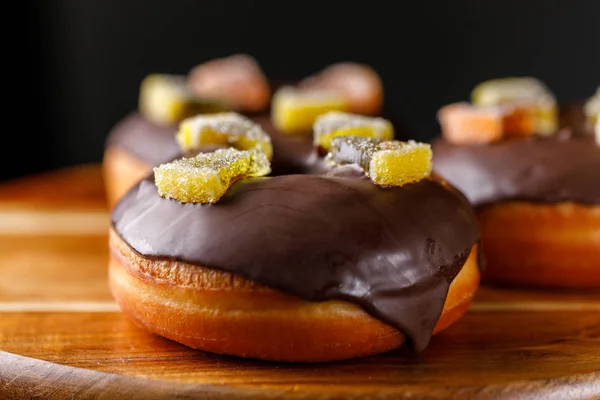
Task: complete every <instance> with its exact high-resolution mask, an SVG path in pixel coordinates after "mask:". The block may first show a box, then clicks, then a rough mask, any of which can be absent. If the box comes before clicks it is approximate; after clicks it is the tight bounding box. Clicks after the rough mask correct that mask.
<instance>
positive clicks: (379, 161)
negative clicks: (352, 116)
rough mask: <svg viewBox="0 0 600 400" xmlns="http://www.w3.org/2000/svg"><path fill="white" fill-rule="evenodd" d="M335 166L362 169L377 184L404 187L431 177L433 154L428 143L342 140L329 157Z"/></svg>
mask: <svg viewBox="0 0 600 400" xmlns="http://www.w3.org/2000/svg"><path fill="white" fill-rule="evenodd" d="M326 160H327V162H328V163H329V164H330V165H332V166H341V165H348V164H357V165H359V166H360V167H361V168H362V169H363V171H365V174H366V175H367V176H369V178H371V180H372V181H373V182H375V184H377V185H380V186H402V185H404V184H407V183H411V182H417V181H420V180H422V179H425V178H427V177H428V176H429V175H431V169H432V161H431V160H432V152H431V146H430V145H429V144H426V143H419V142H415V141H414V140H410V141H408V142H400V141H398V140H379V139H373V138H365V137H359V136H338V137H335V138H333V139H332V140H331V149H330V151H329V153H328V154H327V157H326Z"/></svg>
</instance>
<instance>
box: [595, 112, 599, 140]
mask: <svg viewBox="0 0 600 400" xmlns="http://www.w3.org/2000/svg"><path fill="white" fill-rule="evenodd" d="M594 130H595V132H596V143H597V144H598V146H600V113H598V114H596V127H595V129H594Z"/></svg>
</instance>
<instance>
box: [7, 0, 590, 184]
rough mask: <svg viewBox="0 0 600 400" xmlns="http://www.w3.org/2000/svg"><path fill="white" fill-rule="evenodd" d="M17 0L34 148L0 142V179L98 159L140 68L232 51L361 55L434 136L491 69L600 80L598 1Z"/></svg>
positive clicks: (389, 104) (133, 92) (274, 72)
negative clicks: (24, 158) (21, 0)
mask: <svg viewBox="0 0 600 400" xmlns="http://www.w3.org/2000/svg"><path fill="white" fill-rule="evenodd" d="M26 4H27V7H28V9H27V10H26V12H25V13H24V15H25V18H24V19H23V20H22V21H23V25H22V28H23V29H24V30H23V31H24V32H26V35H25V36H23V37H24V38H25V39H26V40H27V43H26V44H25V51H24V52H23V53H22V54H24V55H21V56H19V57H14V61H16V63H12V64H11V65H16V67H15V68H17V70H18V71H17V72H18V73H17V77H20V76H23V75H24V76H25V82H26V87H25V89H26V96H25V97H26V98H25V99H24V101H23V102H19V104H17V106H19V108H20V111H26V112H25V113H23V116H22V117H21V114H19V118H22V119H25V120H24V121H21V123H20V124H17V126H20V128H19V130H18V131H17V132H16V134H14V135H12V136H13V137H14V139H15V140H16V141H17V143H18V145H19V147H18V148H24V149H28V154H29V155H30V156H31V157H30V158H29V161H28V162H24V163H19V164H14V163H13V162H12V161H10V160H11V159H10V155H6V153H8V152H9V151H8V150H7V147H6V146H5V157H2V165H0V167H1V169H0V170H1V171H2V175H0V178H8V177H13V176H17V175H23V174H28V173H32V172H37V171H41V170H45V169H51V168H56V167H61V166H66V165H73V164H79V163H87V162H99V161H100V160H101V159H102V152H103V145H104V140H105V138H106V135H107V133H108V131H109V130H110V129H111V127H112V126H113V125H114V124H115V123H116V122H117V120H118V119H119V118H121V117H122V116H123V115H124V114H125V113H127V112H128V111H130V110H132V109H133V108H135V107H136V106H137V95H138V89H139V83H140V81H141V79H142V78H143V77H144V76H145V75H146V74H148V73H152V72H168V73H187V72H188V71H189V69H190V68H191V67H193V66H194V65H196V64H198V63H201V62H203V61H205V60H208V59H211V58H214V57H221V56H226V55H229V54H233V53H238V52H245V53H249V54H251V55H253V56H254V57H256V58H257V59H258V61H259V62H260V63H261V65H262V67H263V68H264V70H265V72H266V73H267V74H268V75H269V76H270V77H271V78H282V79H299V78H302V77H304V76H306V75H308V74H311V73H313V72H316V71H318V70H320V69H321V68H323V67H325V66H326V65H328V64H330V63H333V62H337V61H346V60H351V61H360V62H365V63H368V64H370V65H371V66H372V67H374V68H375V69H376V70H377V71H378V72H379V73H380V74H381V76H382V78H383V81H384V85H385V90H386V109H387V112H388V113H391V115H393V116H394V118H397V119H398V120H399V121H401V125H402V127H401V128H402V130H404V131H405V132H406V133H405V135H406V136H410V137H412V138H416V139H420V140H427V139H429V138H431V137H432V136H433V135H435V134H436V131H437V122H436V119H435V114H436V111H437V109H438V108H439V107H440V106H441V105H443V104H445V103H449V102H453V101H458V100H467V99H468V96H469V92H470V90H471V89H472V88H473V86H474V85H475V84H477V83H478V82H480V81H482V80H485V79H488V78H494V77H502V76H508V75H532V76H536V77H538V78H540V79H542V80H543V81H545V82H546V83H547V84H548V86H549V87H550V88H551V89H552V90H553V91H554V93H555V94H556V95H557V97H558V98H559V100H561V101H568V100H571V99H578V98H581V97H587V96H589V95H591V94H592V93H593V92H594V91H595V89H596V87H597V86H598V85H599V84H600V25H599V23H598V16H599V15H600V1H598V0H570V1H555V0H503V1H492V0H488V1H483V0H455V1H400V0H398V1H393V0H390V1H361V2H351V1H344V2H337V1H325V0H321V1H268V0H263V1H233V0H212V1H199V0H195V1H192V0H171V1H159V0H56V1H45V0H41V1H32V2H30V3H26ZM6 18H10V16H7V15H5V19H6ZM17 23H18V24H20V20H18V21H17ZM19 32H21V30H19V31H18V32H17V34H15V35H16V36H20V34H19ZM11 39H12V38H11ZM9 117H10V118H14V117H13V116H12V115H11V116H9ZM30 130H31V131H30ZM18 154H19V152H18V151H17V152H15V154H12V156H16V155H18Z"/></svg>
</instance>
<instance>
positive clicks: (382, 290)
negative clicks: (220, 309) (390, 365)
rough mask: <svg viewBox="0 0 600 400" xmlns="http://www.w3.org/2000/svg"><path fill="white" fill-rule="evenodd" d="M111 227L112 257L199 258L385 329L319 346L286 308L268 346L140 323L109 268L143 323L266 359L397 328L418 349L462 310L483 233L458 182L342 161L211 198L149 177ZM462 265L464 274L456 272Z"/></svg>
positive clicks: (302, 354)
mask: <svg viewBox="0 0 600 400" xmlns="http://www.w3.org/2000/svg"><path fill="white" fill-rule="evenodd" d="M112 232H113V233H112V235H113V239H112V240H113V245H112V246H111V247H112V249H113V256H112V258H113V260H114V261H111V262H113V263H117V262H119V263H121V264H123V258H127V257H133V258H136V257H137V259H138V261H137V265H138V266H139V265H142V266H143V267H142V269H143V270H145V271H146V272H147V271H148V270H152V268H154V267H152V268H150V267H148V263H152V262H160V263H163V264H162V265H166V264H164V263H182V264H177V265H179V266H178V267H177V268H184V265H185V268H188V269H189V270H188V271H187V272H186V273H185V274H186V276H188V275H187V274H194V272H193V271H194V269H196V270H197V271H201V270H208V271H221V272H222V273H227V274H232V275H231V276H233V277H241V278H242V279H247V280H248V281H250V282H254V283H255V284H258V285H264V286H266V287H268V288H269V289H270V290H271V289H272V290H275V291H277V292H280V293H284V294H285V295H286V296H287V295H291V296H293V297H295V298H299V299H301V301H302V302H304V301H305V302H306V303H303V304H306V305H305V306H303V307H313V304H315V307H316V306H317V305H319V304H330V303H332V302H334V303H335V302H339V301H341V302H343V303H346V302H348V303H351V304H355V305H356V306H358V307H359V309H360V310H362V311H360V312H361V313H364V312H366V313H367V314H365V316H364V317H362V318H365V321H364V322H365V323H366V324H367V325H369V324H371V323H376V324H378V325H377V326H378V327H379V328H378V329H381V328H382V327H383V329H384V330H383V331H382V330H379V331H378V332H380V333H378V334H376V335H375V336H374V337H373V338H372V339H369V340H373V343H379V342H380V341H382V340H383V342H385V344H382V345H381V346H379V345H375V344H373V343H371V344H369V343H363V344H362V345H361V346H358V345H357V343H358V342H356V343H355V341H356V340H363V338H360V333H356V332H352V330H349V329H348V328H345V335H347V337H348V338H351V339H348V340H350V341H349V342H347V343H346V342H344V340H346V339H344V340H342V339H340V337H341V336H340V335H338V336H337V337H336V338H335V340H337V341H338V342H337V343H333V346H329V345H327V344H321V345H319V343H315V341H314V337H312V336H311V334H310V333H308V331H309V329H308V328H307V326H310V325H307V326H304V327H303V324H304V323H306V322H303V321H304V320H303V319H301V318H300V317H298V320H295V318H294V315H293V314H291V315H285V316H281V319H282V321H284V323H283V324H280V323H279V322H272V324H273V326H271V327H265V328H264V330H265V332H264V335H268V333H267V330H269V331H271V330H273V329H283V330H284V331H285V329H286V325H290V326H295V329H294V331H292V333H291V334H290V335H291V336H290V337H288V338H287V339H286V337H285V336H284V337H281V338H280V337H276V338H272V339H271V340H272V341H273V343H269V344H268V345H265V344H262V345H261V344H259V343H258V341H256V342H255V343H254V344H253V345H254V346H256V348H257V349H260V350H256V351H255V349H254V348H252V346H250V348H244V349H243V350H240V349H239V348H235V349H232V348H231V347H230V346H229V345H223V346H221V347H220V346H219V345H215V344H214V340H213V341H202V340H200V341H198V340H192V339H190V338H189V337H190V336H193V334H190V333H189V332H188V333H187V334H181V333H177V332H175V333H174V332H173V331H169V329H167V328H164V327H162V328H161V326H157V325H161V324H162V323H161V322H158V323H156V322H154V323H145V322H144V320H143V319H144V316H145V315H146V314H145V312H146V313H147V311H143V310H141V309H139V308H138V309H136V306H135V305H134V306H131V304H132V301H131V300H128V299H127V297H128V296H127V293H125V292H126V290H125V289H123V284H122V283H120V280H119V278H118V277H117V278H113V279H111V282H112V284H111V287H112V289H113V293H115V296H116V297H117V299H118V300H119V299H120V300H121V301H120V304H122V305H123V304H124V305H125V306H124V309H128V310H129V314H130V315H133V317H134V319H136V320H138V322H140V323H141V324H142V325H144V326H146V327H147V328H149V329H150V330H153V331H155V332H157V333H159V334H162V335H164V336H167V337H171V338H174V339H175V340H178V341H181V342H182V343H184V344H188V345H191V346H192V347H199V348H203V349H205V350H209V351H216V352H224V353H227V354H236V355H242V356H249V357H256V358H263V359H271V360H283V361H328V360H332V359H344V358H350V357H355V356H360V355H367V354H374V353H378V352H381V351H387V350H390V349H392V348H394V347H398V346H399V345H401V344H402V339H400V340H399V339H398V335H401V336H400V337H402V334H404V335H406V336H407V338H408V345H409V346H410V347H411V348H412V349H413V350H416V351H421V350H423V349H424V348H425V347H426V346H427V344H428V342H429V341H430V338H431V335H432V333H434V331H436V332H437V331H439V330H441V329H443V328H445V327H446V326H447V325H449V324H451V323H452V322H454V321H455V320H456V319H458V318H459V316H460V315H462V313H464V311H465V310H466V307H468V304H469V303H470V300H471V298H472V295H473V293H474V291H475V289H476V287H477V285H478V282H479V278H478V277H479V272H478V271H477V264H476V260H475V259H476V256H475V255H474V254H475V252H476V250H472V249H474V248H476V246H475V245H476V243H477V242H478V240H479V231H478V225H477V220H476V217H475V215H474V213H473V210H472V208H471V206H470V204H469V203H468V201H467V200H466V199H465V198H464V197H463V196H462V195H461V194H460V193H459V192H457V191H456V190H455V189H453V188H452V187H450V186H449V185H448V184H446V183H445V182H444V181H441V180H439V179H437V178H435V177H433V178H432V179H425V180H423V181H420V182H417V183H413V184H408V185H405V186H403V187H393V188H392V187H390V188H382V187H378V186H376V185H374V184H373V183H372V182H371V181H370V180H369V179H367V178H365V177H364V175H363V174H362V173H361V172H359V171H357V169H353V168H352V167H343V168H339V169H336V170H333V171H331V172H330V173H328V174H325V175H298V174H296V175H286V176H278V177H267V178H255V179H246V180H242V181H239V182H237V183H235V184H234V186H232V187H231V188H230V190H229V191H228V192H227V194H226V195H225V196H224V197H223V198H222V199H221V200H220V201H219V202H218V203H216V204H213V205H201V204H191V203H190V204H181V203H179V202H177V201H174V200H169V199H165V198H162V197H161V196H160V195H159V194H158V192H157V188H156V186H155V185H154V181H153V177H152V176H149V177H147V178H146V179H144V180H143V181H141V182H140V183H138V184H137V185H136V186H135V187H134V188H133V189H132V190H130V191H129V192H128V193H127V194H126V195H125V196H124V197H123V198H122V199H121V200H120V201H119V203H118V204H117V205H116V207H115V208H114V210H113V212H112ZM123 247H124V248H125V251H122V250H119V249H120V248H123ZM126 253H127V254H126ZM129 253H131V254H129ZM128 254H129V255H128ZM470 255H471V257H470ZM130 259H131V258H130ZM139 259H141V260H142V261H139ZM468 259H469V260H470V261H469V262H467V260H468ZM119 260H120V261H119ZM169 260H171V261H169ZM125 264H126V263H125ZM467 265H469V266H470V267H469V268H467ZM134 268H136V267H134ZM462 270H468V271H465V272H464V273H461V271H462ZM182 273H183V272H181V270H180V272H179V274H182ZM198 273H200V272H198ZM215 273H217V272H215ZM459 273H460V275H464V276H467V278H462V279H458V278H457V275H459ZM118 274H119V272H118V271H117V272H115V276H117V275H118ZM142 275H144V274H142ZM163 278H164V276H163ZM459 278H460V277H459ZM141 279H142V280H147V279H149V278H148V276H146V275H145V277H142V278H141ZM190 279H191V278H190ZM227 279H232V278H227ZM236 279H237V278H236ZM188 280H189V279H188ZM453 281H456V282H454V284H453ZM459 281H460V282H459ZM451 285H452V286H453V287H454V286H456V287H458V286H461V287H462V289H460V290H459V289H454V292H455V293H454V294H453V295H452V296H450V297H452V299H453V300H452V302H455V306H456V312H455V313H454V314H453V313H449V314H453V316H452V318H449V319H447V320H446V321H445V322H443V323H441V321H440V315H441V314H442V312H443V310H444V312H446V308H448V307H449V306H448V303H449V288H450V287H451ZM234 286H236V285H234ZM465 288H468V290H467V289H465ZM229 296H230V297H235V296H236V294H235V293H229ZM298 301H300V300H298ZM453 304H454V303H453ZM455 306H452V305H451V306H450V307H449V308H454V307H455ZM321 314H322V313H321ZM299 315H302V312H299ZM321 316H323V315H321ZM284 317H285V318H284ZM346 318H349V314H348V315H346V317H343V316H340V315H337V314H335V318H333V320H334V321H333V323H332V325H331V327H329V328H328V329H329V330H331V331H334V332H335V331H336V328H335V327H336V324H338V323H340V321H344V319H346ZM336 319H338V320H339V321H336ZM289 320H291V322H290V321H289ZM270 321H271V320H270ZM285 321H288V322H285ZM370 321H373V322H370ZM440 323H441V325H440ZM436 324H437V326H436ZM442 325H443V326H442ZM197 329H199V330H201V331H202V332H205V331H206V328H205V327H204V326H202V327H200V328H197ZM249 331H252V329H249ZM294 332H303V333H302V334H299V333H295V334H294ZM383 332H385V335H384V334H383ZM219 334H220V335H222V334H223V332H222V331H221V332H220V333H219ZM186 335H187V336H186ZM225 335H226V334H225ZM311 337H312V339H311ZM344 337H345V336H344ZM392 337H394V338H395V339H394V340H391V339H389V338H392ZM383 338H387V339H383ZM286 340H288V341H289V345H286V343H285V341H286ZM330 340H331V339H330ZM383 342H382V343H383ZM352 343H354V344H352ZM265 346H267V347H265ZM319 346H320V347H322V348H323V349H326V350H321V349H320V348H319ZM377 346H379V347H377ZM273 349H274V350H273Z"/></svg>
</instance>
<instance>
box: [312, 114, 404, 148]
mask: <svg viewBox="0 0 600 400" xmlns="http://www.w3.org/2000/svg"><path fill="white" fill-rule="evenodd" d="M337 136H363V137H370V138H375V139H384V140H391V139H393V138H394V127H393V125H392V123H391V122H390V121H388V120H386V119H384V118H381V117H368V116H364V115H358V114H352V113H346V112H341V111H330V112H328V113H325V114H322V115H321V116H319V117H318V118H317V119H316V121H315V123H314V125H313V143H314V145H315V146H318V147H321V148H322V149H324V150H329V146H330V142H331V139H332V138H334V137H337Z"/></svg>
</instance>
